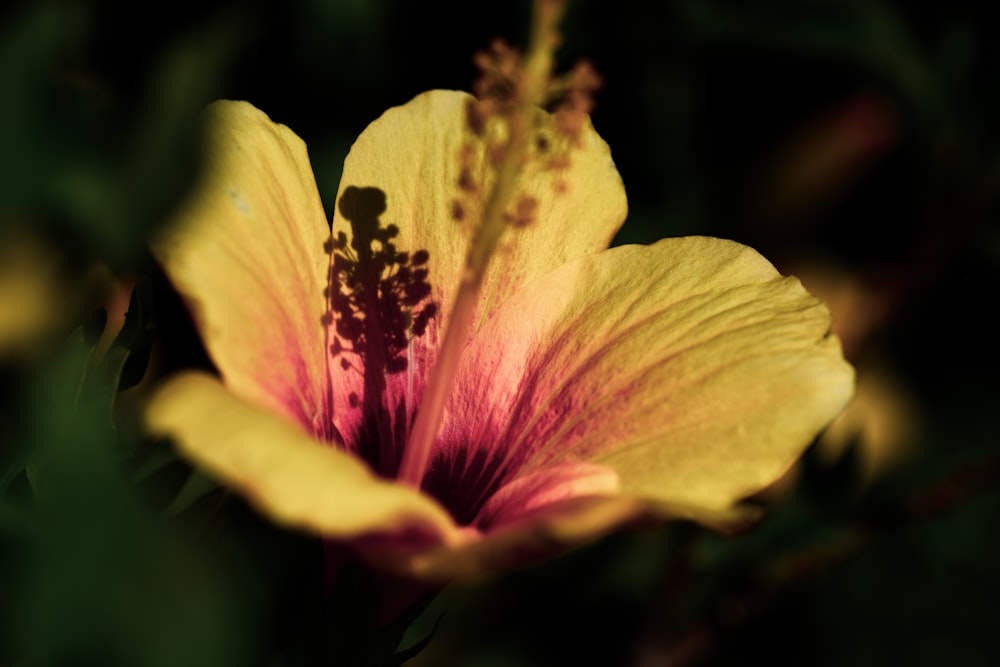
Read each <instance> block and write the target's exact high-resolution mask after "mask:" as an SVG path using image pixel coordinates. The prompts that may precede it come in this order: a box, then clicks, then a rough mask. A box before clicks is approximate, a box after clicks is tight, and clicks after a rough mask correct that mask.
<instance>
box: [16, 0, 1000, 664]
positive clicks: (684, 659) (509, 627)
mask: <svg viewBox="0 0 1000 667" xmlns="http://www.w3.org/2000/svg"><path fill="white" fill-rule="evenodd" d="M985 4H986V3H939V4H937V5H935V6H933V7H931V6H923V5H921V6H920V8H919V9H918V8H917V5H915V4H914V3H906V2H895V3H893V2H887V1H876V0H846V1H844V0H842V1H837V2H834V1H829V2H824V1H820V0H813V1H807V0H794V1H793V0H759V1H757V2H753V3H745V2H722V1H717V2H709V1H704V0H702V1H699V0H687V1H683V0H672V1H665V2H640V1H639V0H618V1H616V2H613V3H607V2H594V1H591V2H577V3H571V5H570V9H569V12H568V15H567V18H566V21H565V24H564V26H565V46H564V49H563V50H562V51H561V52H560V55H559V58H560V61H559V62H560V66H561V67H562V68H563V69H567V68H568V67H569V66H571V65H572V63H573V62H575V61H576V60H578V59H580V58H587V59H589V60H591V61H592V62H593V64H594V65H595V67H596V69H597V70H598V71H599V72H600V73H601V75H602V76H603V78H604V80H605V85H604V88H603V89H602V91H601V92H600V93H599V95H598V97H597V106H596V110H595V112H594V114H593V120H594V124H595V126H596V128H597V130H598V131H599V133H600V134H601V135H602V136H603V137H604V138H605V139H606V140H607V141H608V143H609V144H610V145H611V148H612V153H613V155H614V158H615V161H616V164H617V165H618V168H619V170H620V172H621V174H622V177H623V179H624V181H625V185H626V189H627V191H628V194H629V202H630V214H629V220H628V222H627V223H626V225H625V227H624V228H623V229H622V231H621V233H620V235H619V237H618V240H617V242H640V243H648V242H652V241H654V240H656V239H658V238H661V237H664V236H677V235H683V234H693V233H694V234H710V235H715V236H723V237H728V238H734V239H736V240H739V241H742V242H744V243H747V244H750V245H752V246H754V247H756V248H758V249H759V250H760V251H761V252H762V253H763V254H764V255H765V256H767V257H769V258H771V259H772V260H773V261H774V262H775V263H776V265H777V266H778V267H779V268H780V269H781V270H782V271H784V272H794V273H796V274H797V275H800V276H801V277H802V279H803V281H804V282H805V283H806V284H807V286H809V287H810V288H811V289H813V290H815V292H816V293H817V294H818V295H819V296H820V297H821V298H823V299H824V300H827V301H828V304H829V305H830V307H831V310H832V311H833V312H834V316H835V325H836V326H837V328H838V331H839V332H840V333H841V336H842V337H843V338H844V342H845V349H846V351H847V354H848V355H849V357H850V358H851V360H852V361H853V362H854V363H855V364H856V365H857V367H858V371H859V395H860V396H861V398H859V403H861V404H863V406H865V409H864V410H859V413H860V414H859V415H858V416H857V421H856V423H855V427H854V428H853V429H847V435H846V436H845V437H843V438H841V443H840V444H841V446H842V449H840V450H837V451H840V452H841V453H840V454H839V456H838V455H837V454H836V453H831V452H832V451H834V450H833V449H831V447H832V446H828V447H827V448H826V449H823V448H821V447H817V448H815V449H814V450H811V451H810V453H809V454H807V456H806V458H805V462H804V464H803V466H802V468H803V469H802V470H800V471H799V472H798V473H797V475H796V476H795V478H794V479H791V480H790V481H788V482H787V483H786V484H785V485H784V490H783V491H782V492H781V493H776V494H773V495H772V496H769V498H768V502H770V503H773V507H772V508H771V511H770V512H769V514H768V516H767V518H766V519H765V520H764V522H763V523H762V524H761V525H760V526H759V527H758V528H757V530H755V531H752V532H750V533H748V534H746V535H743V536H739V537H735V538H723V537H719V536H716V535H714V534H711V533H708V532H707V531H704V530H703V529H699V528H696V527H694V526H688V525H670V526H665V527H663V528H661V529H658V530H653V531H647V532H643V533H636V534H626V535H619V536H615V537H612V538H609V539H607V540H605V541H603V542H601V543H599V544H597V545H594V546H592V547H589V548H586V549H582V550H580V551H578V552H576V553H573V554H570V555H568V556H566V557H564V558H561V559H558V560H556V561H554V562H552V563H549V564H546V565H544V566H541V567H539V568H535V569H532V570H528V571H523V572H515V573H510V574H507V575H504V576H502V577H499V578H498V579H496V580H493V581H490V582H484V583H482V584H479V585H476V586H456V587H452V588H450V589H449V590H448V591H446V592H445V593H444V594H443V595H441V596H439V597H438V598H437V599H436V600H435V601H434V603H433V604H432V606H431V608H430V609H429V610H428V611H427V612H426V613H425V614H424V615H423V616H421V617H420V618H419V619H418V621H417V622H416V624H415V625H414V626H413V629H412V631H411V632H410V633H409V634H408V635H407V636H406V638H405V639H404V644H407V645H409V644H412V643H414V642H416V641H418V640H419V639H421V638H422V637H424V636H426V634H427V633H429V632H430V631H431V628H432V627H433V625H434V622H435V620H436V619H437V618H438V616H439V615H440V613H441V612H444V617H443V620H442V621H441V624H440V626H439V629H438V632H437V634H436V636H435V638H434V639H433V641H432V642H431V644H430V646H429V648H427V649H426V650H425V652H424V654H423V655H422V656H421V657H420V658H419V659H418V660H416V661H414V664H463V665H483V666H489V665H507V664H517V665H552V664H563V663H567V664H572V663H576V664H609V665H612V664H626V665H729V664H740V665H746V664H789V665H798V664H813V665H842V664H852V665H854V664H857V665H884V664H907V665H938V664H954V665H991V664H996V662H997V661H998V659H1000V640H998V639H997V635H996V628H997V627H998V621H1000V615H998V613H997V611H996V600H997V599H998V598H1000V572H998V568H997V565H996V554H997V547H998V538H997V526H998V525H1000V492H998V485H997V480H998V477H1000V455H998V452H997V436H996V434H995V424H996V419H995V412H996V404H997V398H998V395H1000V394H998V392H997V390H996V386H995V385H996V379H995V378H996V371H997V367H998V365H997V363H996V351H995V350H996V348H995V345H996V333H995V332H996V328H995V326H994V325H993V311H995V309H996V306H997V296H996V288H997V286H998V285H1000V280H998V278H1000V275H998V273H1000V233H998V232H1000V230H998V225H997V212H998V192H1000V153H998V151H997V149H998V143H1000V137H998V126H997V123H996V119H997V118H998V117H1000V114H998V112H1000V109H998V106H1000V100H998V86H997V83H998V81H997V78H998V72H1000V39H998V38H1000V34H998V33H1000V23H998V22H997V21H996V16H995V15H994V14H993V13H991V12H987V11H984V10H982V9H980V5H983V6H985ZM928 7H930V8H928ZM528 10H529V4H528V3H526V2H510V3H506V2H505V3H495V4H492V5H489V4H484V3H470V2H407V1H404V0H371V1H363V0H351V1H343V2H319V1H316V0H311V1H303V2H297V3H263V2H254V3H232V4H225V3H214V2H202V3H162V4H160V3H152V4H146V3H134V5H132V6H127V7H125V6H120V5H119V3H107V4H104V3H95V2H89V3H88V2H76V3H44V2H32V3H15V4H12V5H10V6H7V7H5V8H4V9H3V10H0V100H2V101H0V155H2V156H3V157H2V160H0V225H2V231H3V233H4V235H5V236H4V237H0V242H9V241H4V240H3V239H10V238H23V237H24V236H25V235H26V234H27V235H30V236H31V237H33V238H40V239H42V240H43V242H44V244H45V248H46V249H47V250H48V251H49V252H51V253H52V256H54V257H57V258H58V260H59V262H60V272H61V273H60V275H61V276H62V278H63V280H64V281H65V282H64V283H63V284H64V289H65V291H66V292H67V293H70V294H73V295H75V296H76V297H77V298H76V300H75V301H74V302H73V303H75V304H76V305H75V306H72V307H65V308H64V310H65V314H64V318H63V320H64V321H63V322H62V324H61V326H60V327H59V328H58V331H57V333H55V334H49V337H47V338H46V339H45V344H44V345H42V346H41V351H36V352H35V353H33V354H31V355H28V356H23V357H17V358H14V359H10V360H4V361H3V363H2V368H0V370H2V376H0V378H2V383H0V399H2V402H0V418H2V421H0V438H2V440H0V441H2V442H4V445H3V451H2V454H3V456H4V457H5V462H6V465H7V469H8V472H7V473H6V474H5V475H4V477H3V478H2V480H0V491H2V492H3V494H4V499H5V505H4V508H3V512H2V513H0V531H2V541H3V544H2V548H0V561H2V562H0V565H2V567H3V572H2V576H3V580H2V582H0V614H2V620H3V629H4V636H3V637H2V642H3V643H2V653H0V661H2V662H4V663H7V664H27V663H24V662H22V661H21V658H23V657H24V656H31V657H32V659H33V660H32V662H31V664H40V665H48V664H94V665H104V664H122V665H152V664H163V665H176V664H206V665H223V664H240V665H242V664H259V665H264V664H267V665H277V664H307V663H308V660H309V658H308V656H307V654H308V651H306V650H305V649H302V648H300V646H301V645H304V644H308V643H309V640H307V639H304V637H307V636H313V635H316V634H323V633H324V632H329V631H330V628H331V627H333V628H334V630H336V629H337V628H336V626H335V625H334V626H328V625H327V626H324V623H327V622H328V620H329V619H328V618H327V617H326V616H324V614H325V613H326V612H321V611H317V610H320V609H321V608H322V609H325V607H323V605H324V604H325V603H324V602H323V601H322V600H320V599H319V597H320V593H319V592H317V591H320V590H321V589H322V583H321V581H320V574H319V555H318V552H319V548H318V544H317V543H316V542H314V541H312V540H308V539H305V538H300V537H297V536H292V535H287V534H285V533H282V532H281V531H277V530H275V529H273V528H269V527H268V526H266V524H264V523H263V522H262V521H259V520H257V519H256V518H255V517H254V516H253V515H252V513H250V512H248V511H246V510H245V508H243V506H242V505H241V504H240V503H239V501H237V500H235V499H232V498H229V497H228V496H225V495H224V494H222V493H221V492H220V491H218V490H215V489H214V487H213V486H212V485H211V484H210V483H208V482H206V481H204V480H199V478H197V477H196V476H195V477H192V476H191V472H190V470H189V469H188V468H186V467H185V466H184V464H183V463H181V462H178V461H176V460H175V459H174V458H173V457H172V455H171V454H170V453H169V451H168V450H167V453H164V451H165V450H166V448H164V447H157V446H155V445H152V444H150V443H144V442H142V441H140V440H139V439H138V438H137V436H135V435H134V434H132V433H131V431H130V429H129V428H128V424H129V422H130V416H129V406H130V405H132V404H133V402H134V400H135V398H134V397H133V396H132V395H131V394H129V392H132V394H136V393H139V394H141V392H142V391H143V387H142V386H140V387H138V388H137V389H130V390H128V392H125V393H123V394H122V395H121V400H119V401H118V405H119V413H118V415H119V416H118V418H117V420H118V423H119V429H118V432H117V433H115V432H113V431H109V429H108V425H107V423H106V418H105V417H104V415H105V414H106V412H107V409H109V403H110V401H111V400H113V398H114V392H113V391H111V393H110V394H109V392H108V389H107V387H105V388H104V389H103V390H101V389H100V387H98V388H96V389H94V396H95V398H94V399H93V402H91V403H88V402H86V401H82V402H81V399H80V394H78V393H77V394H74V393H73V392H72V391H70V390H68V389H67V387H69V388H75V387H77V386H89V385H86V384H85V383H84V384H83V385H81V380H80V376H81V373H83V372H84V371H83V370H81V369H83V368H85V367H86V361H85V359H84V360H82V361H81V355H82V356H83V357H85V356H86V352H87V351H88V350H89V349H90V347H92V343H88V342H87V340H84V339H82V338H80V337H74V336H73V334H72V332H73V331H74V330H76V329H77V327H78V326H79V325H81V324H82V323H86V322H90V321H91V320H90V319H89V318H90V317H91V315H90V313H92V310H93V307H94V306H96V305H97V304H98V303H100V302H101V299H102V298H104V297H106V291H105V292H102V291H101V290H96V289H82V288H81V285H86V284H89V283H88V282H87V281H86V280H83V278H82V277H83V276H89V275H91V274H90V273H88V272H89V271H91V270H92V268H93V266H94V265H95V264H99V265H101V266H103V267H105V268H106V271H107V274H108V275H110V276H113V277H115V278H118V279H121V280H124V281H126V282H128V281H132V280H134V279H135V278H136V277H141V276H145V277H148V278H149V279H150V281H151V285H152V286H153V289H152V293H153V297H151V298H150V299H149V301H148V303H149V305H150V306H151V307H152V308H153V310H154V312H155V315H154V316H153V317H152V319H151V320H150V321H148V322H144V326H143V327H142V329H143V330H144V331H145V330H147V329H148V330H149V331H152V329H150V328H149V327H153V326H155V327H156V332H157V338H156V340H157V347H156V352H155V353H154V355H153V365H152V366H151V370H150V372H149V373H148V376H149V377H148V378H147V383H148V382H150V381H155V379H156V377H158V376H159V375H161V374H163V373H165V372H166V371H167V370H169V369H170V368H173V367H176V366H183V365H191V364H204V363H205V360H204V358H203V357H202V356H201V353H200V351H199V349H198V347H197V344H196V339H195V337H194V336H193V333H192V332H191V331H190V327H189V325H188V323H187V320H186V319H185V317H184V315H183V313H182V312H181V311H180V310H179V308H178V306H177V303H176V300H175V298H174V297H172V295H171V293H170V292H169V288H168V287H166V285H165V283H164V282H163V280H162V277H161V276H159V275H158V272H157V269H156V267H155V266H154V265H153V263H152V262H151V260H150V258H149V255H148V252H147V251H146V249H145V244H146V239H147V238H148V235H149V233H150V232H151V230H153V229H154V228H155V227H156V226H157V225H160V224H164V223H165V222H166V221H168V220H169V218H170V211H171V210H172V207H173V206H174V205H176V203H177V201H178V200H179V199H180V198H181V197H182V196H183V194H184V192H185V191H186V188H188V187H189V186H190V184H191V183H192V182H193V180H194V179H195V177H196V174H197V166H198V164H199V162H198V158H199V156H198V151H197V147H196V142H195V132H194V127H195V122H196V118H197V114H198V112H199V110H200V109H201V108H202V107H203V106H204V105H205V104H206V103H208V102H210V101H211V100H213V99H217V98H232V99H246V100H249V101H251V102H252V103H253V104H255V105H256V106H257V107H259V108H261V109H263V110H264V111H265V112H267V113H268V114H269V115H270V116H271V117H272V118H273V119H274V120H276V121H279V122H282V123H285V124H287V125H288V126H289V127H291V128H292V129H293V130H294V131H295V132H296V133H297V134H298V135H299V136H301V137H302V138H303V139H305V141H306V143H307V144H308V146H309V149H310V156H311V158H312V161H313V166H314V169H315V171H316V177H317V182H318V184H319V188H320V191H321V194H322V195H323V199H324V201H325V202H326V205H327V207H328V212H329V211H330V208H329V207H330V205H331V202H332V200H333V199H332V198H333V195H334V194H335V192H336V189H337V183H338V179H339V173H340V165H341V162H342V160H343V157H344V155H345V154H346V151H347V149H348V148H349V146H350V143H351V142H352V141H353V139H354V138H355V137H356V136H357V135H358V133H359V132H360V131H361V130H362V129H363V128H364V127H365V126H366V125H367V124H368V123H369V122H371V121H372V120H374V119H375V118H377V117H378V116H379V115H380V114H381V113H382V112H383V111H384V110H385V109H387V108H388V107H390V106H393V105H397V104H401V103H404V102H406V101H407V100H409V99H410V98H411V97H413V96H414V95H416V94H417V93H419V92H421V91H423V90H427V89H430V88H458V89H468V88H469V87H470V85H471V82H472V81H473V79H474V78H475V75H476V72H475V70H474V68H473V66H472V54H473V53H474V52H475V51H477V50H479V49H482V48H484V47H486V46H487V45H488V44H489V42H490V40H491V39H492V38H493V37H496V36H501V37H504V38H506V39H507V40H508V41H511V42H513V43H523V37H524V35H525V33H526V29H527V19H528V14H529V11H528ZM78 292H79V293H78ZM99 324H100V323H98V324H96V325H93V324H92V325H91V326H90V330H93V331H96V332H98V333H99V331H100V326H99ZM142 338H143V337H142V336H138V337H137V338H136V339H135V341H133V342H131V343H130V342H128V341H125V342H123V343H122V346H123V347H124V348H125V349H129V350H133V351H134V350H135V349H136V348H140V349H141V348H142V347H143V345H142V344H141V340H140V339H142ZM88 340H89V339H88ZM67 341H68V342H67ZM137 341H138V342H137ZM74 346H75V347H74ZM74 355H75V356H74ZM134 356H136V357H137V358H138V357H141V356H142V355H134ZM142 365H143V366H144V364H142ZM140 370H141V369H140ZM132 372H134V369H133V371H132ZM140 375H141V373H140ZM136 379H138V378H136ZM862 387H864V392H862V391H861V388H862ZM102 391H103V393H102ZM748 391H752V388H748ZM84 393H85V394H86V392H84ZM74 397H75V398H74ZM74 401H76V402H75V403H74ZM101 401H104V402H103V403H102V402H101ZM73 406H76V407H75V408H73ZM81 415H82V416H81ZM123 443H124V444H123ZM39 452H41V453H42V454H39ZM157 457H160V458H157ZM38 460H42V461H43V462H44V464H45V465H42V464H37V465H36V464H33V463H32V462H33V461H38ZM122 461H124V463H122ZM38 469H42V470H46V471H48V472H47V473H46V474H45V475H42V474H41V473H38V472H37V470H38ZM33 470H34V471H35V472H33ZM43 477H44V478H45V479H46V480H52V481H50V482H46V483H47V484H49V485H50V486H48V487H46V486H41V483H40V482H38V479H40V478H43ZM192 480H194V481H192ZM39 488H51V489H52V491H51V492H49V493H48V494H46V493H41V492H40V491H39ZM185 494H187V495H185ZM40 499H43V500H44V502H43V500H40ZM178 499H180V500H178ZM344 599H345V600H347V599H349V596H345V598H344ZM358 604H360V603H358ZM348 606H349V605H348ZM362 606H363V605H362ZM359 614H361V612H360V611H359ZM297 647H299V648H297Z"/></svg>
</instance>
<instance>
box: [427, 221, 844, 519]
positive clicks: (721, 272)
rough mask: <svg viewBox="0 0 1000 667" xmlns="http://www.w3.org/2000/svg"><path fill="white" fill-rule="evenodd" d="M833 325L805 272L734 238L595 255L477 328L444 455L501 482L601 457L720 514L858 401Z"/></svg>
mask: <svg viewBox="0 0 1000 667" xmlns="http://www.w3.org/2000/svg"><path fill="white" fill-rule="evenodd" d="M829 324H830V322H829V314H828V313H827V311H826V309H825V308H824V307H823V306H822V305H821V304H820V303H819V302H818V301H816V300H815V299H814V298H812V297H811V296H810V295H809V294H808V293H807V292H805V290H804V289H802V287H801V285H800V284H799V282H798V280H796V279H794V278H783V277H781V276H779V275H778V273H777V272H776V271H775V270H774V268H773V267H772V266H771V265H770V264H769V263H768V262H767V261H766V260H765V259H764V258H762V257H761V256H760V255H759V254H757V253H756V252H754V251H753V250H752V249H750V248H747V247H745V246H741V245H739V244H737V243H733V242H730V241H723V240H719V239H712V238H700V237H693V238H681V239H667V240H664V241H661V242H659V243H657V244H655V245H653V246H648V247H647V246H627V247H621V248H615V249H612V250H609V251H607V252H605V253H601V254H599V255H596V256H590V257H585V258H581V259H580V260H577V261H575V262H572V263H570V264H567V265H565V266H563V267H560V268H559V269H557V270H555V271H553V272H552V273H550V274H549V275H547V276H545V277H544V278H543V279H541V280H539V281H536V282H535V283H533V284H531V285H529V286H527V287H526V288H524V289H523V290H522V291H521V292H520V293H518V294H517V295H516V296H515V297H513V298H512V299H510V300H509V301H508V302H507V303H506V304H505V305H504V306H503V307H502V308H501V309H500V311H498V312H497V314H496V316H495V317H494V318H493V319H492V320H491V321H490V322H488V323H487V324H486V325H485V326H484V327H483V329H482V330H481V331H480V332H479V334H478V335H477V337H476V339H475V340H474V341H473V342H472V344H471V346H470V348H469V350H468V351H467V354H466V356H465V358H464V360H463V368H462V370H461V371H460V380H459V386H458V388H457V390H456V392H455V394H454V395H453V397H452V401H451V404H450V406H449V408H448V415H447V417H446V422H445V424H444V425H443V427H442V429H441V433H442V434H443V435H442V437H441V438H440V439H439V443H438V447H439V449H438V451H437V453H436V459H435V461H436V463H435V464H432V465H442V466H446V465H448V464H449V461H450V460H454V458H453V457H454V455H455V453H456V452H458V451H459V449H464V452H463V458H462V460H465V461H476V462H477V464H478V465H479V466H480V468H481V469H488V470H491V471H493V474H494V477H493V479H492V480H489V479H487V480H483V481H482V482H481V483H483V484H486V485H489V486H490V487H491V488H494V489H495V488H499V486H501V485H502V484H505V483H509V482H510V481H511V480H513V479H516V478H517V477H520V476H524V475H528V474H531V473H533V472H534V471H536V470H541V469H545V468H547V467H550V466H554V465H558V464H564V463H567V462H575V461H579V462H589V463H595V464H599V465H603V466H607V467H608V468H610V469H611V470H613V471H615V472H616V473H617V474H618V476H619V480H620V484H621V488H622V492H623V493H625V494H628V495H634V496H638V497H642V498H646V499H649V500H652V501H657V502H660V503H664V506H665V507H666V506H668V505H669V507H670V510H669V511H670V513H671V514H675V513H676V512H677V509H678V508H687V511H688V514H689V515H690V516H692V517H694V518H698V519H705V518H708V519H709V522H712V517H713V515H715V514H717V513H719V512H723V511H724V510H726V509H727V508H729V507H730V506H731V505H732V503H734V502H735V501H737V500H739V499H740V498H742V497H744V496H746V495H748V494H750V493H752V492H754V491H756V490H758V489H760V488H761V487H763V486H765V485H766V484H768V483H769V482H771V481H773V480H774V479H775V478H777V477H778V476H779V475H780V474H781V473H782V472H783V471H784V470H785V469H786V468H787V467H788V466H789V465H790V464H791V462H792V461H793V460H794V459H795V458H796V457H797V456H798V455H799V454H800V453H801V451H802V449H803V448H804V447H805V446H806V445H807V444H808V443H809V442H810V441H811V440H812V438H813V437H815V435H816V434H817V433H818V432H819V430H820V429H822V428H823V427H824V426H825V425H826V424H827V423H829V421H830V420H832V419H833V418H834V417H835V416H836V415H837V413H838V412H840V410H841V409H842V408H843V406H844V404H845V403H846V402H847V400H848V399H849V397H850V395H851V392H852V386H853V371H852V369H851V367H850V366H849V365H848V364H847V363H846V362H845V361H844V360H843V357H842V355H841V351H840V343H839V341H838V340H837V339H836V337H834V336H832V335H831V334H830V333H829ZM482 378H489V379H490V380H489V382H483V381H482ZM468 415H476V416H477V417H478V419H476V420H470V419H469V418H468ZM456 474H460V473H456ZM459 478H461V477H460V476H459Z"/></svg>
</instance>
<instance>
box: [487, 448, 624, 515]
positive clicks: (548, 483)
mask: <svg viewBox="0 0 1000 667" xmlns="http://www.w3.org/2000/svg"><path fill="white" fill-rule="evenodd" d="M619 487H620V484H619V480H618V475H617V474H616V473H615V472H614V471H612V470H610V469H609V468H605V467H604V466H599V465H594V464H592V463H563V464H560V465H556V466H552V467H549V468H543V469H541V470H536V471H535V472H532V473H529V474H527V475H524V476H522V477H517V478H515V479H514V480H513V481H511V482H508V483H507V484H505V485H504V486H503V487H501V488H500V490H499V491H497V492H496V493H494V494H493V495H492V496H491V497H490V499H489V500H488V501H487V502H486V504H485V505H484V506H483V508H482V509H481V510H480V511H479V514H478V515H477V516H476V521H475V525H476V526H477V527H479V528H480V529H481V530H485V531H489V530H494V529H496V528H498V527H500V526H503V525H505V524H508V523H511V522H513V521H517V520H518V519H520V518H523V517H525V516H526V515H528V514H530V513H533V512H535V511H536V510H538V509H540V508H542V507H544V506H546V505H551V504H553V503H557V502H561V501H564V500H570V499H573V498H583V497H591V496H608V495H613V494H615V493H617V492H618V490H619Z"/></svg>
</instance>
